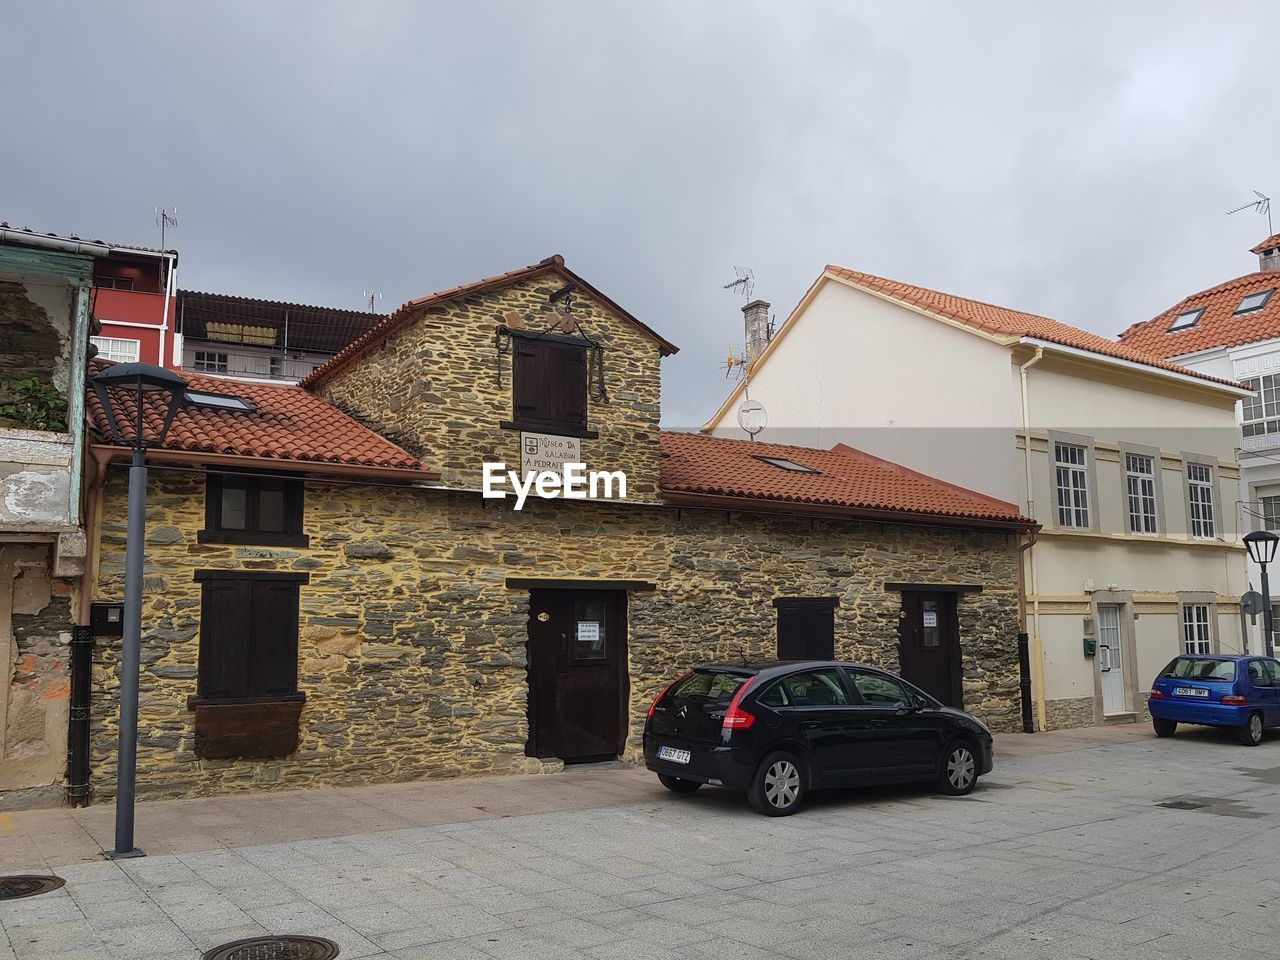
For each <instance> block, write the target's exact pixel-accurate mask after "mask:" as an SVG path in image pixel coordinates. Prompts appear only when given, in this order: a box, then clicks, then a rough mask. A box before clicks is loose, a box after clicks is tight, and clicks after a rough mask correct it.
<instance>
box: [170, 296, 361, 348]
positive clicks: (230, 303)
mask: <svg viewBox="0 0 1280 960" xmlns="http://www.w3.org/2000/svg"><path fill="white" fill-rule="evenodd" d="M177 315H178V317H179V318H180V320H181V323H182V327H181V331H180V332H181V333H182V335H183V336H184V337H188V338H190V339H193V340H212V341H218V342H223V343H236V342H248V343H250V344H251V345H258V346H273V347H277V348H284V347H285V346H286V345H287V346H288V347H289V348H291V349H297V350H314V351H316V352H317V353H337V352H338V351H339V350H341V349H342V348H343V347H345V346H346V345H347V344H348V343H350V342H351V341H352V340H355V339H356V338H357V337H359V336H360V335H361V334H364V333H365V332H367V331H368V330H370V329H372V328H373V327H374V326H376V325H377V324H379V323H381V322H382V321H384V320H386V319H387V317H386V314H382V313H369V312H367V311H361V310H340V309H338V308H336V307H321V306H313V305H310V304H305V303H285V302H284V301H281V300H255V299H253V298H251V297H236V296H231V295H229V294H225V293H200V292H198V291H195V290H179V291H178V308H177ZM210 325H212V327H211V326H210ZM219 325H222V329H221V330H220V329H219ZM235 327H248V328H255V327H256V328H269V330H270V331H271V332H272V334H273V336H274V341H273V342H271V343H265V342H257V341H237V340H234V339H229V338H228V331H229V330H230V329H232V328H235Z"/></svg>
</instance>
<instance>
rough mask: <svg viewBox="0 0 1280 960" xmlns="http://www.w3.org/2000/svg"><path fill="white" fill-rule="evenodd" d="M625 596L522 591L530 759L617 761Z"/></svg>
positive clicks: (620, 735) (602, 592)
mask: <svg viewBox="0 0 1280 960" xmlns="http://www.w3.org/2000/svg"><path fill="white" fill-rule="evenodd" d="M626 603H627V595H626V593H625V591H622V590H531V591H529V640H528V659H529V744H528V747H527V750H526V752H527V753H528V754H529V755H530V756H534V757H543V758H552V757H558V758H560V759H562V760H568V761H573V760H594V759H602V758H613V757H616V756H617V755H618V754H619V753H620V752H621V751H622V743H623V735H624V732H625V730H626V723H625V719H626V703H627V692H628V691H627V637H626Z"/></svg>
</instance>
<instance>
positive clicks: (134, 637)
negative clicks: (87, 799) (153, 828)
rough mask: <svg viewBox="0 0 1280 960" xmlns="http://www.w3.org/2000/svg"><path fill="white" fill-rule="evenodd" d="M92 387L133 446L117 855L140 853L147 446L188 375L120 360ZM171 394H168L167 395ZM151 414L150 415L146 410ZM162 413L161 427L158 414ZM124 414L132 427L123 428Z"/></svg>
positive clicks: (173, 408)
mask: <svg viewBox="0 0 1280 960" xmlns="http://www.w3.org/2000/svg"><path fill="white" fill-rule="evenodd" d="M93 391H94V393H95V394H96V395H97V397H98V402H99V403H101V404H102V410H103V413H105V414H106V418H107V423H108V424H110V426H111V440H112V442H113V443H115V444H117V445H119V446H124V445H128V446H129V447H131V448H132V449H133V459H132V461H131V462H130V465H129V525H128V536H127V538H126V540H125V575H124V576H125V579H124V623H123V624H122V627H123V635H124V637H123V640H124V642H123V650H122V652H121V658H120V749H119V753H118V756H117V758H116V845H115V849H114V850H113V851H112V852H111V856H112V857H140V856H143V853H142V851H141V850H139V849H137V848H136V847H135V846H134V845H133V805H134V787H135V785H136V782H137V773H138V663H139V657H140V654H141V645H142V555H143V527H144V524H145V522H146V512H147V460H146V449H147V447H158V446H160V444H162V443H164V438H165V434H167V433H168V432H169V426H170V425H171V424H172V423H173V417H174V414H176V413H177V412H178V407H180V406H181V405H182V402H183V400H184V398H185V397H186V392H187V381H185V380H183V379H182V377H180V376H178V375H177V374H176V373H173V372H172V371H170V370H165V369H164V368H162V367H157V366H153V365H152V364H149V363H118V364H114V365H112V366H110V367H107V368H106V369H105V370H103V371H101V372H100V373H98V374H95V375H94V377H93ZM166 395H167V396H166ZM148 414H151V416H150V417H148V416H147V415H148ZM157 415H159V416H160V417H162V420H161V423H160V426H159V429H156V427H155V418H156V416H157ZM120 419H123V420H124V421H125V422H126V423H130V425H131V427H132V429H131V430H128V431H122V430H121V429H120V422H119V421H120Z"/></svg>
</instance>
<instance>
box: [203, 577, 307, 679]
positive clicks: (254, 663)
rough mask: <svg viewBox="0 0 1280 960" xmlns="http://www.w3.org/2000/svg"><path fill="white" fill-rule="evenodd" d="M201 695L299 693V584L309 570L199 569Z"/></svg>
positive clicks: (303, 580)
mask: <svg viewBox="0 0 1280 960" xmlns="http://www.w3.org/2000/svg"><path fill="white" fill-rule="evenodd" d="M196 579H197V580H198V581H201V604H200V661H199V667H198V672H197V679H196V697H197V701H198V702H199V701H209V702H217V701H238V702H254V701H270V700H293V699H299V697H300V694H299V693H298V586H299V584H300V583H303V582H305V581H306V579H307V575H306V574H287V573H285V574H282V573H268V572H262V573H257V572H248V571H239V570H199V571H197V572H196Z"/></svg>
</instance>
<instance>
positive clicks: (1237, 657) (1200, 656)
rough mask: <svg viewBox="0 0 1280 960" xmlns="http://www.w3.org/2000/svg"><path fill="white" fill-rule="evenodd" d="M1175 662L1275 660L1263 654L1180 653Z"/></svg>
mask: <svg viewBox="0 0 1280 960" xmlns="http://www.w3.org/2000/svg"><path fill="white" fill-rule="evenodd" d="M1174 659H1175V660H1223V661H1226V660H1230V661H1232V662H1239V661H1241V660H1274V659H1275V658H1274V657H1268V656H1267V655H1266V654H1263V653H1180V654H1178V655H1177V656H1176V657H1174Z"/></svg>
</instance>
